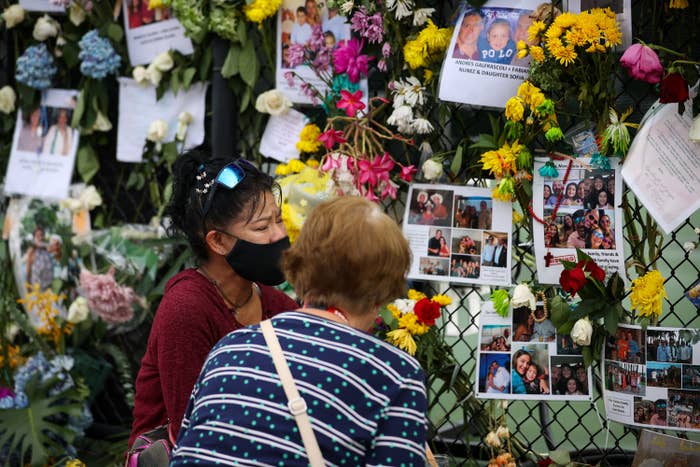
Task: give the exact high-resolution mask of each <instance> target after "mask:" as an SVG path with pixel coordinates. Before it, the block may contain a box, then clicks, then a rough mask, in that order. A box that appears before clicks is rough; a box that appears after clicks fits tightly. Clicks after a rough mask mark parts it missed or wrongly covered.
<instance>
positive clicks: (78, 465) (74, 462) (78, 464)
mask: <svg viewBox="0 0 700 467" xmlns="http://www.w3.org/2000/svg"><path fill="white" fill-rule="evenodd" d="M65 467H85V463H83V461H81V460H80V459H71V460H69V461H68V462H66V466H65Z"/></svg>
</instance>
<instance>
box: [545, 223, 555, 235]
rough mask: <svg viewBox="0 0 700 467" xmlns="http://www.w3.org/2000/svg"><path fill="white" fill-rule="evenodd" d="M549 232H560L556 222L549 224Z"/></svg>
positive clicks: (552, 233) (553, 233)
mask: <svg viewBox="0 0 700 467" xmlns="http://www.w3.org/2000/svg"><path fill="white" fill-rule="evenodd" d="M547 232H549V233H550V234H551V235H556V234H557V233H558V231H557V226H556V225H554V224H549V227H547Z"/></svg>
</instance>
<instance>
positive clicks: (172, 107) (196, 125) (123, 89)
mask: <svg viewBox="0 0 700 467" xmlns="http://www.w3.org/2000/svg"><path fill="white" fill-rule="evenodd" d="M207 86H208V85H207V84H206V83H195V84H193V85H192V86H191V87H190V88H189V89H188V90H187V91H185V90H180V92H178V93H177V94H173V93H172V91H167V92H166V93H165V94H163V97H161V99H160V100H156V90H155V88H154V87H153V86H141V85H140V84H138V83H137V82H136V81H135V80H133V79H131V78H119V126H118V129H117V160H119V161H122V162H141V161H142V154H143V145H144V143H145V142H146V135H147V134H148V127H149V125H150V124H151V122H153V121H154V120H157V119H162V120H165V122H166V123H167V124H168V136H167V137H166V138H165V141H166V142H167V141H173V140H174V139H175V132H176V131H177V122H178V116H179V115H180V113H181V112H184V111H187V112H189V113H190V115H192V123H190V125H189V127H188V130H187V136H186V138H185V149H190V148H193V147H195V146H198V145H200V144H202V142H203V141H204V107H205V98H206V92H207Z"/></svg>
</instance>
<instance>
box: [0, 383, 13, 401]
mask: <svg viewBox="0 0 700 467" xmlns="http://www.w3.org/2000/svg"><path fill="white" fill-rule="evenodd" d="M7 396H10V397H15V393H14V392H12V389H10V388H6V387H4V386H0V399H2V398H3V397H7Z"/></svg>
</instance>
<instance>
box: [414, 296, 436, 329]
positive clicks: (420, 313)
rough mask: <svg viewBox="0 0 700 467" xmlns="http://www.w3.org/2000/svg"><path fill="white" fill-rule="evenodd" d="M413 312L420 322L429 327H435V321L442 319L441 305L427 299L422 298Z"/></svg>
mask: <svg viewBox="0 0 700 467" xmlns="http://www.w3.org/2000/svg"><path fill="white" fill-rule="evenodd" d="M413 311H414V313H415V314H416V317H417V318H418V321H420V322H421V323H423V324H427V325H428V326H434V325H435V319H436V318H439V317H440V304H439V303H437V302H434V301H432V300H429V299H427V298H422V299H420V300H418V302H416V306H415V307H414V308H413Z"/></svg>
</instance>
